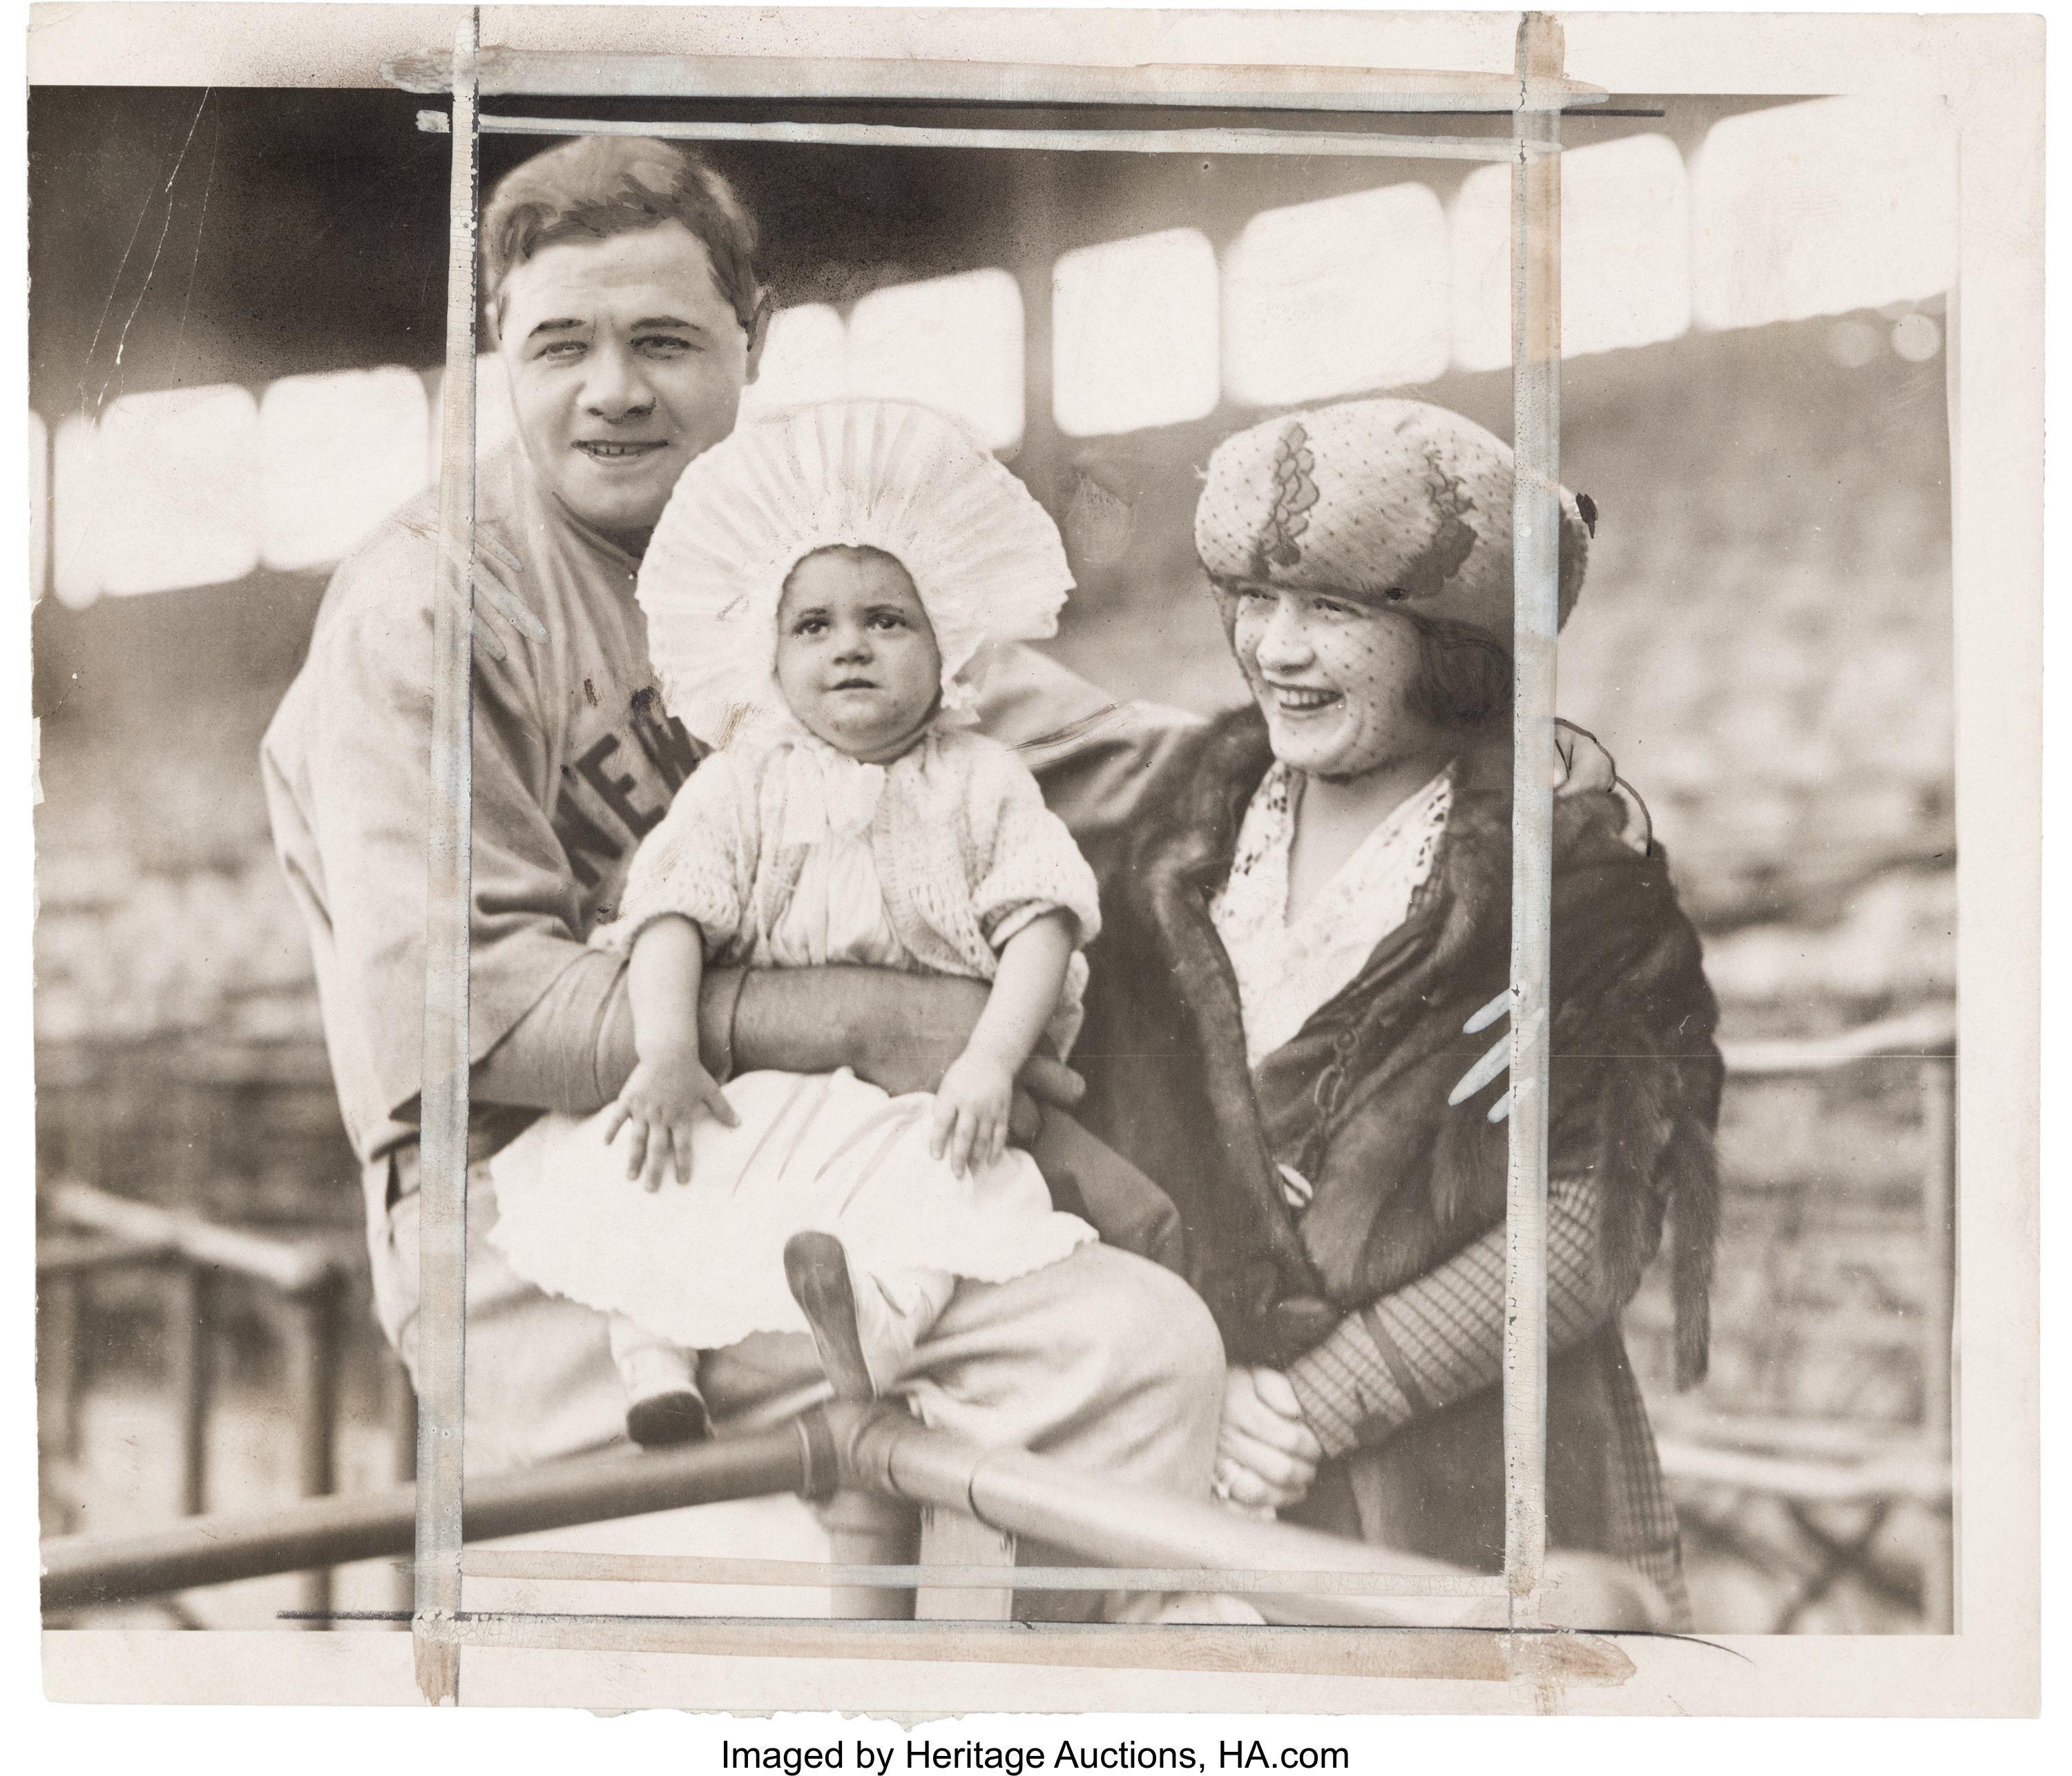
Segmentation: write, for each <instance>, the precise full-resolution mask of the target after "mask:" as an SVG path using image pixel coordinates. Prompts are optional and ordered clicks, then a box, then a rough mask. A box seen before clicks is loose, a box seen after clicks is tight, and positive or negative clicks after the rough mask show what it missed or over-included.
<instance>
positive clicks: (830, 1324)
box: [784, 1233, 878, 1400]
mask: <svg viewBox="0 0 2072 1776" xmlns="http://www.w3.org/2000/svg"><path fill="white" fill-rule="evenodd" d="M784 1281H786V1282H787V1284H789V1285H791V1299H792V1300H793V1301H796V1302H797V1303H798V1304H799V1305H800V1308H801V1309H803V1310H804V1313H805V1316H806V1323H807V1325H808V1326H811V1327H812V1329H813V1344H814V1346H815V1348H816V1349H817V1350H819V1352H820V1367H822V1368H823V1369H824V1370H825V1371H827V1376H828V1380H829V1381H831V1382H833V1383H834V1389H835V1398H836V1399H837V1400H875V1399H877V1398H878V1383H876V1382H874V1381H873V1380H872V1379H870V1365H869V1364H868V1363H865V1361H864V1360H863V1340H862V1339H861V1338H859V1337H858V1336H857V1330H856V1293H855V1291H854V1290H853V1289H852V1288H851V1287H850V1285H849V1254H848V1253H847V1252H844V1251H843V1250H842V1243H841V1240H839V1239H837V1238H836V1237H835V1236H834V1235H833V1234H831V1233H795V1234H793V1235H791V1238H790V1239H787V1240H786V1241H785V1242H784Z"/></svg>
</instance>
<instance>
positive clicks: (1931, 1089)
mask: <svg viewBox="0 0 2072 1776" xmlns="http://www.w3.org/2000/svg"><path fill="white" fill-rule="evenodd" d="M1720 1047H1721V1050H1722V1053H1723V1054H1724V1056H1725V1060H1726V1063H1727V1074H1728V1077H1729V1080H1730V1081H1731V1080H1737V1079H1741V1080H1747V1079H1790V1078H1801V1077H1807V1076H1811V1075H1821V1074H1831V1073H1836V1072H1839V1071H1841V1070H1843V1069H1844V1068H1847V1067H1858V1066H1861V1065H1864V1064H1866V1063H1873V1062H1881V1063H1887V1064H1892V1063H1907V1062H1911V1063H1914V1067H1915V1068H1916V1079H1917V1081H1918V1090H1919V1102H1920V1119H1921V1120H1920V1127H1921V1137H1922V1181H1921V1194H1920V1223H1919V1224H1920V1231H1921V1238H1922V1248H1923V1251H1924V1254H1925V1256H1926V1276H1927V1297H1926V1301H1924V1302H1923V1303H1922V1313H1921V1334H1920V1362H1921V1371H1922V1403H1921V1419H1920V1423H1919V1424H1918V1426H1902V1427H1895V1428H1893V1429H1891V1430H1889V1431H1879V1430H1877V1429H1870V1428H1867V1427H1864V1426H1861V1425H1846V1424H1833V1423H1831V1422H1829V1421H1823V1420H1800V1419H1791V1418H1780V1417H1776V1416H1761V1417H1757V1416H1746V1415H1705V1416H1703V1417H1700V1416H1698V1415H1692V1416H1689V1417H1688V1418H1686V1417H1685V1416H1683V1415H1678V1416H1676V1417H1675V1418H1674V1419H1672V1420H1670V1421H1668V1422H1667V1423H1665V1424H1663V1425H1661V1426H1659V1427H1658V1434H1657V1438H1656V1442H1657V1447H1658V1448H1659V1451H1660V1453H1661V1458H1662V1464H1663V1471H1664V1472H1665V1473H1666V1474H1667V1475H1668V1477H1669V1478H1671V1480H1672V1481H1676V1482H1682V1483H1683V1484H1684V1485H1686V1486H1697V1487H1712V1488H1719V1489H1722V1490H1725V1491H1727V1492H1729V1493H1756V1494H1765V1495H1766V1496H1768V1497H1770V1498H1775V1499H1777V1500H1778V1501H1780V1502H1781V1503H1782V1505H1783V1507H1784V1510H1785V1512H1786V1517H1787V1519H1789V1521H1790V1523H1792V1524H1793V1525H1794V1527H1795V1529H1796V1531H1797V1534H1798V1536H1799V1539H1800V1540H1802V1541H1803V1543H1804V1544H1805V1545H1806V1546H1807V1548H1808V1549H1809V1550H1810V1551H1811V1554H1812V1556H1814V1570H1813V1572H1811V1575H1810V1577H1807V1578H1806V1579H1805V1580H1804V1581H1803V1582H1802V1583H1800V1584H1799V1585H1796V1586H1795V1587H1794V1589H1793V1590H1792V1592H1791V1593H1790V1594H1789V1595H1788V1596H1787V1597H1786V1598H1785V1599H1784V1600H1783V1601H1782V1603H1781V1604H1780V1605H1779V1607H1778V1610H1777V1612H1776V1615H1775V1618H1774V1621H1773V1622H1772V1623H1771V1625H1770V1631H1771V1632H1773V1633H1778V1634H1782V1633H1787V1632H1789V1631H1790V1630H1792V1629H1793V1628H1794V1627H1795V1626H1797V1624H1798V1623H1799V1620H1800V1619H1801V1618H1802V1617H1803V1615H1804V1614H1805V1613H1806V1611H1807V1609H1810V1608H1811V1606H1812V1605H1815V1604H1816V1603H1818V1602H1819V1601H1820V1600H1821V1598H1822V1597H1824V1596H1825V1595H1826V1594H1827V1592H1828V1591H1829V1590H1831V1589H1832V1588H1833V1586H1834V1585H1836V1583H1837V1582H1838V1581H1840V1580H1841V1579H1842V1578H1843V1577H1845V1576H1847V1575H1849V1574H1856V1575H1857V1576H1859V1577H1862V1578H1864V1580H1865V1581H1866V1582H1868V1583H1869V1584H1870V1585H1872V1588H1873V1589H1876V1590H1889V1589H1891V1587H1890V1585H1889V1584H1888V1583H1887V1582H1885V1581H1883V1580H1882V1579H1881V1577H1880V1575H1878V1574H1877V1572H1875V1571H1873V1568H1871V1566H1870V1564H1869V1563H1870V1559H1871V1556H1872V1552H1873V1544H1874V1542H1875V1540H1876V1539H1877V1535H1878V1534H1879V1532H1880V1531H1881V1530H1882V1528H1883V1527H1884V1526H1885V1521H1886V1519H1887V1518H1888V1517H1889V1515H1890V1514H1891V1512H1892V1511H1893V1509H1894V1508H1895V1507H1897V1506H1898V1505H1899V1504H1901V1503H1915V1504H1919V1505H1922V1506H1926V1507H1928V1508H1929V1509H1930V1511H1932V1512H1934V1514H1935V1519H1936V1524H1937V1531H1936V1537H1935V1543H1936V1545H1935V1546H1934V1548H1933V1550H1932V1551H1931V1553H1930V1557H1929V1559H1928V1560H1926V1563H1925V1564H1924V1568H1923V1572H1922V1587H1921V1595H1920V1597H1919V1599H1918V1604H1919V1608H1920V1612H1921V1614H1922V1617H1923V1618H1924V1619H1925V1620H1926V1623H1927V1626H1928V1628H1929V1630H1930V1632H1931V1633H1941V1634H1947V1633H1951V1632H1954V1631H1955V1619H1956V1609H1955V1543H1954V1535H1953V1527H1952V1524H1951V1520H1950V1518H1949V1516H1948V1511H1949V1508H1950V1505H1951V1494H1952V1475H1951V1443H1952V1430H1953V1426H1952V1423H1951V1412H1952V1408H1953V1405H1954V1383H1953V1379H1952V1378H1953V1371H1954V1367H1955V1310H1956V1299H1955V1286H1956V1179H1957V1118H1956V1106H1957V1096H1956V1093H1957V1085H1956V1063H1957V1017H1956V1008H1955V1006H1954V1005H1947V1004H1938V1005H1926V1006H1923V1007H1921V1008H1919V1009H1916V1010H1914V1011H1911V1012H1908V1013H1904V1014H1903V1015H1901V1016H1898V1017H1889V1018H1885V1019H1882V1020H1881V1021H1879V1022H1875V1023H1871V1024H1864V1025H1860V1026H1857V1027H1856V1029H1854V1030H1845V1031H1843V1032H1841V1033H1840V1034H1836V1035H1833V1036H1827V1037H1817V1038H1788V1039H1771V1040H1758V1041H1746V1042H1725V1043H1722V1044H1721V1045H1720ZM1831 1507H1861V1509H1862V1517H1861V1519H1860V1521H1859V1522H1858V1523H1856V1525H1855V1526H1854V1527H1852V1528H1851V1529H1850V1530H1848V1531H1845V1532H1844V1533H1841V1534H1836V1533H1835V1532H1834V1531H1833V1530H1832V1529H1831V1527H1829V1526H1828V1525H1827V1523H1823V1521H1822V1520H1821V1518H1820V1516H1819V1513H1820V1512H1821V1511H1823V1510H1827V1509H1829V1508H1831ZM1714 1527H1717V1526H1714ZM1728 1539H1729V1540H1731V1539H1732V1538H1731V1537H1730V1536H1729V1537H1728Z"/></svg>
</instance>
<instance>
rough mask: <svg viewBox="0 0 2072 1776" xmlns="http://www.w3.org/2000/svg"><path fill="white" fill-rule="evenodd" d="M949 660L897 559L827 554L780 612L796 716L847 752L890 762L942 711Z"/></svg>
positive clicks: (802, 576)
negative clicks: (938, 705) (937, 645)
mask: <svg viewBox="0 0 2072 1776" xmlns="http://www.w3.org/2000/svg"><path fill="white" fill-rule="evenodd" d="M942 676H943V659H942V656H941V654H940V653H939V652H937V651H936V648H935V630H934V629H933V628H932V627H931V626H930V624H929V622H928V614H927V611H924V610H923V609H922V608H921V600H920V598H919V596H918V595H917V594H915V590H914V582H913V581H912V580H911V579H909V578H907V575H906V569H904V568H903V567H902V566H901V565H899V564H898V562H897V561H894V560H893V559H892V558H891V557H890V556H886V555H880V554H877V553H866V552H864V551H861V550H856V549H825V550H822V551H820V553H816V554H812V555H808V557H806V558H805V559H804V561H801V562H800V564H799V565H797V566H796V567H795V568H793V569H791V578H790V579H789V580H788V581H787V582H785V587H784V596H783V599H782V600H781V601H780V602H779V604H778V606H777V685H778V689H780V690H781V691H783V693H784V701H785V702H786V703H787V704H788V705H790V707H791V713H792V714H794V715H796V717H798V718H799V719H800V722H803V723H804V725H805V726H806V727H807V729H808V730H809V731H810V732H812V734H816V735H818V736H819V738H821V739H823V740H824V741H826V742H827V743H828V745H829V746H833V747H834V748H836V749H837V750H838V751H841V752H845V753H847V754H849V756H850V757H851V758H852V759H862V760H863V761H864V763H866V764H885V763H890V761H891V760H892V759H896V758H898V756H899V754H901V753H902V752H904V751H905V750H906V749H907V748H908V747H909V746H911V745H913V743H914V742H915V739H916V738H919V735H920V733H921V730H923V728H925V727H926V726H927V725H928V721H929V718H930V717H931V716H933V715H934V714H935V701H936V698H937V696H938V694H939V693H940V691H941V689H942Z"/></svg>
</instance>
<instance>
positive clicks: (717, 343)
mask: <svg viewBox="0 0 2072 1776" xmlns="http://www.w3.org/2000/svg"><path fill="white" fill-rule="evenodd" d="M501 307H502V315H501V319H500V323H499V325H498V328H497V338H498V350H499V352H500V355H501V356H502V357H503V359H504V365H505V367H506V368H507V369H508V372H509V373H510V377H511V398H512V407H513V409H514V410H515V411H516V416H517V421H518V437H519V441H520V444H521V445H522V446H524V451H525V454H526V456H527V457H528V458H529V459H530V460H531V462H532V467H533V468H534V469H535V470H536V471H537V472H538V474H539V475H540V477H541V479H542V480H544V481H545V483H546V484H547V486H548V487H549V488H550V489H551V490H552V491H553V494H554V495H555V496H556V497H557V499H558V500H560V501H561V504H563V505H564V506H565V507H566V508H568V509H569V512H572V513H574V515H575V516H577V517H578V518H580V519H582V520H584V521H585V522H586V523H587V524H593V525H594V526H595V527H596V528H598V529H599V530H601V531H602V532H605V533H606V535H607V536H609V537H611V538H612V539H613V540H614V541H616V542H618V543H619V544H620V545H622V546H623V547H625V548H627V549H630V550H631V551H632V552H633V553H635V554H638V553H640V551H641V550H642V549H645V548H646V547H647V543H648V532H650V531H652V530H653V529H654V528H655V524H656V520H658V519H659V518H660V516H662V508H663V507H664V506H665V505H666V504H668V500H669V495H670V494H671V492H672V491H673V490H674V489H675V487H676V478H677V477H678V476H679V475H681V474H682V473H683V472H684V468H685V465H686V464H687V463H689V462H690V460H691V459H692V458H693V457H695V456H697V454H699V453H700V452H701V451H702V450H708V449H709V448H710V447H711V446H713V445H714V444H717V442H719V441H720V440H721V439H722V438H725V437H726V435H727V434H728V433H729V432H730V431H732V430H734V415H735V413H736V412H737V411H738V409H739V407H740V405H741V392H742V389H743V388H745V387H746V385H747V384H749V383H750V382H753V381H754V380H755V371H756V364H757V360H759V358H760V356H761V355H762V341H761V339H759V338H757V339H750V336H749V335H748V334H747V333H746V331H743V329H742V325H741V322H740V320H739V319H738V317H737V316H736V315H735V314H734V306H733V304H732V303H730V302H728V301H727V299H726V297H725V296H724V295H722V294H721V293H720V289H719V286H718V284H717V282H715V281H714V279H713V271H712V261H711V259H710V258H709V257H708V255H707V254H706V252H705V243H704V242H703V241H701V240H699V239H698V238H697V236H696V235H694V234H693V233H692V232H690V230H689V229H688V228H685V226H684V225H683V224H681V223H680V222H664V223H663V224H660V226H658V227H656V228H644V229H642V230H641V231H640V232H638V233H635V234H615V235H611V236H607V237H606V239H604V240H594V241H591V240H582V241H562V242H560V243H557V245H553V246H550V247H547V248H545V249H542V250H541V251H540V252H538V253H535V254H534V255H533V256H532V257H531V258H530V259H528V260H527V261H525V262H524V264H523V265H518V266H516V267H515V268H513V269H512V271H511V273H510V274H509V275H508V277H505V279H504V288H503V290H502V292H501Z"/></svg>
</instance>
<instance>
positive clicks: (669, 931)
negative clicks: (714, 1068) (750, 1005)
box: [604, 914, 740, 1190]
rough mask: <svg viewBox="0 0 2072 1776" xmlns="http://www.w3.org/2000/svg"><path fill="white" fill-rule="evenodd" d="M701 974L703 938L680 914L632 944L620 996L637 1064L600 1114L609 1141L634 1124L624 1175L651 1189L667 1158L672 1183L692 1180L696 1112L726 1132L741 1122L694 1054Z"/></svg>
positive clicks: (648, 929) (650, 927)
mask: <svg viewBox="0 0 2072 1776" xmlns="http://www.w3.org/2000/svg"><path fill="white" fill-rule="evenodd" d="M704 973H705V943H704V939H703V938H702V937H701V935H700V934H699V931H698V927H697V926H696V925H695V924H694V923H692V921H691V920H689V919H685V918H684V917H683V916H682V915H680V914H670V915H665V916H664V917H663V918H660V919H654V920H652V921H651V922H649V923H648V924H647V925H645V926H643V927H642V928H641V931H640V935H639V936H638V937H636V938H635V939H634V940H633V952H632V954H631V956H630V957H629V958H628V959H627V970H626V992H627V1000H628V1001H629V1002H630V1003H631V1006H632V1009H633V1042H634V1049H635V1053H636V1054H638V1056H639V1059H638V1061H637V1062H636V1063H635V1066H634V1068H633V1075H632V1077H631V1079H627V1082H626V1084H625V1087H624V1088H623V1090H622V1091H620V1092H619V1098H618V1101H617V1102H616V1103H615V1104H613V1105H612V1107H611V1110H610V1111H609V1112H607V1113H606V1118H605V1125H604V1138H605V1141H606V1142H607V1143H609V1142H610V1141H612V1140H613V1139H614V1138H615V1137H616V1136H617V1135H618V1133H619V1130H620V1129H621V1128H624V1127H625V1126H626V1124H627V1123H629V1122H630V1123H631V1124H633V1141H632V1146H631V1153H630V1154H629V1156H628V1157H627V1165H626V1175H627V1177H628V1178H639V1180H640V1182H641V1183H642V1184H643V1186H645V1187H646V1188H647V1189H648V1190H659V1189H660V1187H661V1184H662V1177H663V1174H664V1171H665V1170H667V1169H668V1163H669V1160H670V1158H671V1157H672V1154H673V1156H674V1157H675V1159H676V1182H678V1183H680V1184H688V1183H689V1182H690V1181H691V1127H692V1124H693V1121H694V1120H696V1118H697V1114H698V1112H700V1111H703V1112H705V1113H706V1114H707V1115H709V1116H713V1117H715V1118H716V1119H717V1120H718V1121H720V1122H721V1123H722V1124H725V1125H726V1127H727V1128H733V1127H734V1126H735V1125H736V1124H738V1122H739V1120H740V1119H739V1118H738V1116H735V1115H734V1106H733V1105H732V1104H729V1103H728V1102H727V1101H726V1093H725V1092H723V1091H721V1090H720V1088H719V1086H718V1084H717V1083H716V1082H715V1081H714V1079H713V1076H712V1075H711V1074H709V1073H708V1072H707V1071H705V1063H704V1062H703V1061H702V1060H701V1059H699V1055H698V989H699V986H700V985H701V981H702V980H703V977H704Z"/></svg>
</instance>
